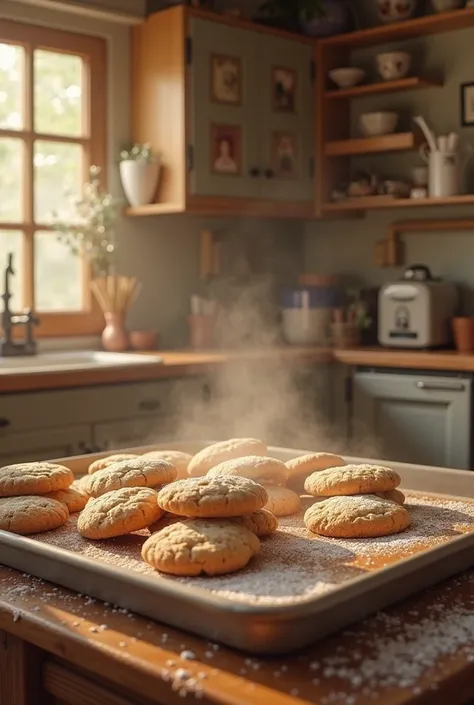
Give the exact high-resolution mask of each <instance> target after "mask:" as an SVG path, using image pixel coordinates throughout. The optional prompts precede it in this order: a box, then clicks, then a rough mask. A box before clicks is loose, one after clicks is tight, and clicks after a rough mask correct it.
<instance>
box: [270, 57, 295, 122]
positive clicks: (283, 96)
mask: <svg viewBox="0 0 474 705" xmlns="http://www.w3.org/2000/svg"><path fill="white" fill-rule="evenodd" d="M272 103H273V110H274V111H275V112H276V113H294V112H296V71H294V70H293V69H286V68H281V67H275V68H273V69H272Z"/></svg>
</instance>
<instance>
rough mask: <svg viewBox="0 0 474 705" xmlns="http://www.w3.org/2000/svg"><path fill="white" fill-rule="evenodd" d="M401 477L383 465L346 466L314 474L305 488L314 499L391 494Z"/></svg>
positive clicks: (305, 484) (308, 479)
mask: <svg viewBox="0 0 474 705" xmlns="http://www.w3.org/2000/svg"><path fill="white" fill-rule="evenodd" d="M400 482H401V480H400V475H399V474H398V473H396V472H395V470H391V469H390V468H386V467H383V466H382V465H345V466H344V467H342V468H329V469H328V470H321V471H320V472H314V473H313V474H312V475H310V476H309V477H307V478H306V480H305V483H304V488H305V490H306V492H308V494H312V495H313V496H314V497H334V496H337V495H351V494H377V493H378V492H389V491H390V490H394V489H395V488H396V487H398V485H399V484H400Z"/></svg>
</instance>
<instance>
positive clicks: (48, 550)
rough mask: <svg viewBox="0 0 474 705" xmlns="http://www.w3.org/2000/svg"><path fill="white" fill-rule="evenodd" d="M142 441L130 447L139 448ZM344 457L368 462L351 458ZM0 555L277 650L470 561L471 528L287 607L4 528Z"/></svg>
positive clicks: (156, 614) (454, 489)
mask: <svg viewBox="0 0 474 705" xmlns="http://www.w3.org/2000/svg"><path fill="white" fill-rule="evenodd" d="M205 445H207V444H206V443H180V444H176V443H173V444H171V443H170V444H160V445H159V446H157V445H155V446H153V448H154V449H159V448H161V449H165V448H166V449H169V448H174V449H176V450H183V451H186V452H191V453H193V452H196V451H197V450H198V449H199V448H201V447H203V446H205ZM148 449H149V448H146V449H144V448H140V449H130V450H132V451H133V450H137V451H139V452H143V451H145V450H148ZM305 452H307V451H303V450H290V449H285V448H270V449H269V455H272V456H274V457H277V458H280V459H281V460H289V459H290V458H293V457H296V456H298V455H301V454H303V453H305ZM102 455H107V454H97V455H94V456H78V457H75V458H66V459H61V462H62V463H64V464H65V465H68V466H69V467H71V468H72V469H73V470H74V471H75V472H76V473H78V474H81V473H83V472H85V470H86V468H87V466H88V464H89V463H90V462H91V461H92V460H95V459H96V458H97V457H100V456H102ZM346 460H348V461H349V462H367V461H364V460H362V459H355V458H346ZM370 462H377V461H370ZM385 462H386V461H385ZM389 465H390V466H391V467H393V468H394V469H396V470H397V471H398V472H400V474H401V476H402V478H403V488H404V489H406V490H412V491H414V492H422V493H424V494H428V495H435V496H438V497H442V498H443V499H456V500H461V501H466V500H467V501H469V499H471V498H473V497H474V473H470V472H467V471H462V470H446V469H443V468H436V467H424V466H418V465H407V464H402V463H389ZM0 561H1V562H2V563H3V564H5V565H7V566H10V567H12V568H16V569H17V570H21V571H23V572H26V573H29V574H31V575H34V576H36V577H39V578H43V579H44V580H48V581H51V582H53V583H56V584H58V585H62V586H64V587H67V588H70V589H72V590H76V591H78V592H81V593H84V594H86V595H90V596H92V597H95V598H97V599H101V600H104V601H106V602H109V603H113V604H116V605H118V606H120V607H122V608H125V609H130V610H133V611H135V612H137V613H139V614H141V615H143V616H145V617H149V618H151V619H154V620H157V621H159V622H163V623H166V624H169V625H171V626H173V627H177V628H179V629H183V630H186V631H189V632H193V633H194V634H197V635H199V636H201V637H206V638H208V639H212V640H215V641H220V642H221V643H223V644H226V645H228V646H231V647H235V648H238V649H241V650H243V651H246V652H249V653H253V654H260V655H264V654H278V653H279V654H283V653H291V652H293V651H296V650H298V649H300V648H303V647H305V646H308V645H309V644H311V643H313V642H315V641H317V640H318V639H320V638H322V637H324V636H327V635H328V634H330V633H333V632H335V631H337V630H339V629H341V628H343V627H346V626H348V625H349V624H352V623H354V622H356V621H358V620H360V619H362V618H363V617H365V616H367V615H368V614H370V613H373V612H375V611H377V610H380V609H383V608H384V607H387V606H388V605H390V604H393V603H394V602H397V601H399V600H402V599H404V598H406V597H408V596H409V595H412V594H413V593H416V592H418V591H420V590H423V589H425V588H427V587H429V586H431V585H433V584H435V583H437V582H439V581H442V580H444V579H446V578H449V577H451V576H453V575H455V574H457V573H459V572H461V571H463V570H465V569H467V568H469V567H470V566H472V565H474V532H473V533H467V534H463V535H461V536H459V537H456V538H454V539H452V540H449V541H448V542H447V543H444V544H441V545H438V546H436V547H434V548H430V549H428V550H424V551H421V552H419V553H416V554H414V555H412V556H410V557H408V558H404V559H401V560H400V561H398V562H396V563H394V564H392V565H389V566H387V567H385V568H381V569H379V570H375V571H374V572H368V573H367V574H364V575H362V576H360V577H356V578H353V579H350V580H348V581H347V582H345V583H343V584H342V585H340V586H338V587H335V588H334V589H333V590H332V591H331V592H328V593H325V594H323V595H321V596H318V597H313V598H308V599H305V600H304V601H302V602H299V603H297V604H291V605H278V604H277V605H256V604H247V603H241V602H234V601H231V600H230V599H226V598H223V597H220V596H216V595H214V594H212V593H211V592H209V591H208V590H206V589H203V588H200V587H193V586H192V585H191V586H190V585H182V584H179V583H175V582H168V581H166V580H156V579H153V576H151V577H149V576H146V575H142V574H140V573H134V572H132V571H127V570H124V569H123V568H122V569H121V568H119V567H115V566H113V565H109V564H105V563H101V562H98V561H95V560H92V559H90V558H85V557H84V556H81V555H77V554H75V553H73V552H72V551H68V550H66V549H63V548H60V547H57V546H51V545H47V544H45V543H41V542H40V541H38V540H35V539H32V538H27V537H22V536H17V535H14V534H10V533H7V532H2V531H0ZM316 579H317V575H315V580H316Z"/></svg>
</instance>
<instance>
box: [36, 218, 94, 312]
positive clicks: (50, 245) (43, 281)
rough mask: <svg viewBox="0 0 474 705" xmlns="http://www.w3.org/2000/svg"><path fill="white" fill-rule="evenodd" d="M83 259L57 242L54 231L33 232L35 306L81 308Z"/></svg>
mask: <svg viewBox="0 0 474 705" xmlns="http://www.w3.org/2000/svg"><path fill="white" fill-rule="evenodd" d="M82 266H83V265H82V260H81V258H80V257H78V256H77V255H74V254H72V252H71V251H70V250H69V248H68V247H67V246H66V245H64V244H63V243H62V242H59V240H58V236H57V235H56V233H52V232H37V233H35V308H36V310H37V311H81V310H82V308H83V305H82V301H83V295H82V294H83V271H82Z"/></svg>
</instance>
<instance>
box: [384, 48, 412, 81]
mask: <svg viewBox="0 0 474 705" xmlns="http://www.w3.org/2000/svg"><path fill="white" fill-rule="evenodd" d="M376 61H377V69H378V72H379V74H380V76H381V77H382V78H383V80H384V81H397V80H398V79H400V78H405V76H407V75H408V72H409V71H410V67H411V55H410V54H407V52H405V51H389V52H386V53H384V54H377V57H376Z"/></svg>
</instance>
